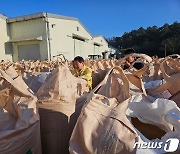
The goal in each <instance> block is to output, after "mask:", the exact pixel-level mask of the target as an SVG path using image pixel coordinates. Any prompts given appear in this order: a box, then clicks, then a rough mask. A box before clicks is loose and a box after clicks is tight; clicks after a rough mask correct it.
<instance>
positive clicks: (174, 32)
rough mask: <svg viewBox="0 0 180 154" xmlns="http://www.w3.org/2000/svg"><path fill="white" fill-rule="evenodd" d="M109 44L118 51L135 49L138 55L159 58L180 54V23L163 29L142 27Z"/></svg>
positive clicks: (165, 25) (114, 39)
mask: <svg viewBox="0 0 180 154" xmlns="http://www.w3.org/2000/svg"><path fill="white" fill-rule="evenodd" d="M108 42H109V44H110V45H111V46H113V47H115V48H118V49H121V50H122V49H126V48H134V49H135V50H136V52H138V53H145V54H148V55H150V56H154V55H157V56H158V57H164V56H165V50H166V55H170V54H180V23H178V22H174V23H173V24H172V25H168V24H164V25H163V26H162V27H159V28H158V27H157V26H153V27H148V28H147V29H144V28H143V27H140V28H139V29H138V30H132V31H131V32H129V33H124V34H123V35H122V36H121V37H113V38H111V39H109V40H108Z"/></svg>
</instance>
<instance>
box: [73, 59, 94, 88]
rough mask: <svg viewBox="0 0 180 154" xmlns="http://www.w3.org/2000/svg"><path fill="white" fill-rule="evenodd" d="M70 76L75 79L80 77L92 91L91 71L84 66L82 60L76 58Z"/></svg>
mask: <svg viewBox="0 0 180 154" xmlns="http://www.w3.org/2000/svg"><path fill="white" fill-rule="evenodd" d="M73 67H74V69H73V70H72V74H73V75H74V76H75V77H81V78H83V79H85V80H86V81H87V82H88V86H89V88H90V89H92V69H91V68H89V67H87V66H85V65H84V59H83V58H82V57H80V56H77V57H75V58H74V60H73Z"/></svg>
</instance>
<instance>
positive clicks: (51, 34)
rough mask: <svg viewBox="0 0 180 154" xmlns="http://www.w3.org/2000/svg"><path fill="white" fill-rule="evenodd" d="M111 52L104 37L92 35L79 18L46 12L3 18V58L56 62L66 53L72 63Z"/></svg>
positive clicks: (0, 20) (0, 33)
mask: <svg viewBox="0 0 180 154" xmlns="http://www.w3.org/2000/svg"><path fill="white" fill-rule="evenodd" d="M111 50H112V49H111V48H109V47H108V43H107V41H106V40H105V39H104V37H103V36H101V35H98V36H92V35H91V34H90V32H89V31H88V30H87V29H86V27H85V26H84V25H83V24H82V23H81V22H80V21H79V19H77V18H72V17H65V16H60V15H55V14H50V13H44V12H42V13H37V14H32V15H26V16H21V17H16V18H6V17H5V16H3V15H0V59H4V60H13V61H20V60H22V59H24V60H37V59H40V60H46V59H48V60H53V56H55V55H57V54H60V53H62V54H64V55H65V56H66V58H67V59H69V60H72V59H73V58H74V57H75V56H77V55H80V56H82V57H84V58H87V57H88V55H94V54H96V55H102V52H104V53H106V52H110V51H111Z"/></svg>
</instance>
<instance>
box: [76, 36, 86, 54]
mask: <svg viewBox="0 0 180 154" xmlns="http://www.w3.org/2000/svg"><path fill="white" fill-rule="evenodd" d="M74 43H75V56H82V57H84V53H85V42H84V41H81V40H76V39H75V42H74Z"/></svg>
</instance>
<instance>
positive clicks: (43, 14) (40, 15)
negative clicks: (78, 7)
mask: <svg viewBox="0 0 180 154" xmlns="http://www.w3.org/2000/svg"><path fill="white" fill-rule="evenodd" d="M0 15H1V14H0ZM45 17H48V18H56V19H65V20H73V21H78V22H79V23H80V24H81V26H82V27H83V28H84V29H85V30H86V31H87V32H88V33H89V35H90V36H91V37H92V38H95V37H102V38H103V39H104V40H105V41H106V39H105V38H104V37H103V36H102V35H96V36H93V35H92V34H91V33H90V32H89V31H88V30H87V29H86V27H85V26H84V25H83V24H82V23H81V21H80V20H79V19H78V18H74V17H68V16H62V15H57V14H52V13H47V12H39V13H35V14H29V15H24V16H19V17H13V18H7V23H13V22H19V21H25V20H31V19H37V18H45ZM106 42H107V41H106ZM107 43H108V42H107Z"/></svg>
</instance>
